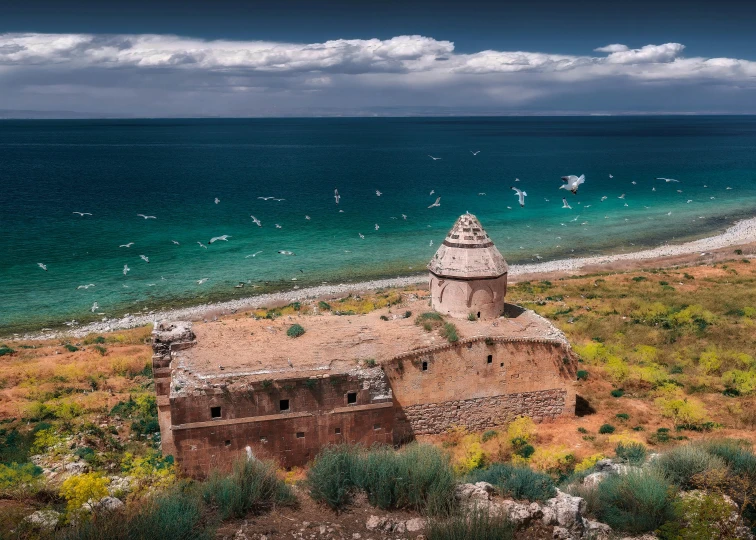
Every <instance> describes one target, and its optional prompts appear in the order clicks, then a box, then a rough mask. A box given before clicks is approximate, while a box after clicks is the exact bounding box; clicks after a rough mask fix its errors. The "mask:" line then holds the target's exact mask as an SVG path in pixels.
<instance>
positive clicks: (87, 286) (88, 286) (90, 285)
mask: <svg viewBox="0 0 756 540" xmlns="http://www.w3.org/2000/svg"><path fill="white" fill-rule="evenodd" d="M94 286H95V284H94V283H90V284H89V285H79V286H78V287H76V289H77V290H78V289H88V288H90V287H94Z"/></svg>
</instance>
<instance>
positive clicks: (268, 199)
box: [37, 150, 732, 314]
mask: <svg viewBox="0 0 756 540" xmlns="http://www.w3.org/2000/svg"><path fill="white" fill-rule="evenodd" d="M470 154H471V155H472V157H474V158H477V156H478V155H479V154H480V150H470ZM428 158H430V159H431V160H432V162H433V163H436V162H438V161H442V160H443V157H439V156H434V155H430V154H428ZM608 177H609V179H612V180H613V179H614V178H615V177H614V175H612V174H609V175H608ZM561 181H562V185H560V186H559V187H558V188H557V189H558V190H562V189H564V190H565V191H569V192H570V193H571V196H572V197H575V198H576V197H577V195H578V192H579V190H580V187H581V186H583V185H585V184H586V178H585V175H584V174H581V175H580V176H577V175H567V176H562V177H561ZM514 182H517V183H520V182H521V180H520V179H519V178H515V179H514ZM655 182H663V183H664V184H675V185H677V184H682V183H683V182H682V181H681V180H678V179H675V178H667V177H656V178H655ZM526 183H527V182H522V183H521V184H520V185H521V186H522V188H523V189H521V188H519V187H515V186H511V188H510V189H511V190H512V191H514V196H515V197H517V200H518V203H519V206H520V207H521V208H525V207H526V198H527V197H528V193H527V192H526V191H525V189H524V188H525V185H524V184H526ZM614 183H615V184H616V183H618V181H617V180H614ZM588 186H590V184H588ZM629 186H633V188H632V189H640V188H641V187H642V186H639V185H638V181H636V180H632V181H631V182H629V185H628V187H629ZM648 187H650V188H651V191H652V192H656V190H657V185H651V186H648ZM703 187H704V188H707V187H708V186H707V185H704V186H703ZM583 189H588V188H583ZM726 189H727V190H731V189H732V188H731V187H729V186H728V187H727V188H726ZM683 191H684V190H683V189H677V190H676V192H677V193H678V194H683ZM374 193H375V197H382V196H383V194H384V193H383V192H382V191H381V190H380V189H375V190H374ZM581 193H582V192H581ZM477 194H478V196H486V193H485V192H478V193H477ZM434 195H436V191H435V189H431V190H430V192H429V194H428V196H429V197H431V200H432V201H433V202H431V203H430V204H429V205H428V206H427V209H429V210H430V209H434V208H438V207H440V206H441V196H439V195H436V196H435V200H433V199H432V198H433V196H434ZM571 196H570V195H566V196H565V197H562V199H561V202H562V206H561V207H560V208H561V209H564V210H573V208H574V206H573V205H580V208H581V209H588V208H590V207H591V206H593V204H592V203H591V204H581V202H582V201H577V200H576V199H575V200H574V201H573V202H572V204H571V203H570V201H569V200H568V197H571ZM256 199H257V200H260V201H263V202H264V203H275V204H280V203H285V202H286V198H284V197H278V196H274V195H261V196H257V197H256ZM543 199H544V201H545V202H547V203H548V202H550V199H549V198H548V197H543ZM617 199H619V200H621V201H622V204H623V207H629V206H630V205H629V203H628V201H632V199H631V197H628V196H627V194H626V193H622V194H621V195H620V196H619V197H617ZM714 199H715V197H714V196H711V197H710V200H714ZM608 200H609V197H608V196H607V195H601V196H600V198H598V197H597V203H598V204H599V205H601V204H602V203H605V204H608V203H607V201H608ZM211 201H212V203H213V204H215V205H219V204H221V200H220V198H219V197H214V198H212V199H211ZM333 201H334V203H333V204H334V206H335V207H336V209H337V212H338V213H344V210H343V208H342V206H343V205H342V204H341V203H342V196H341V194H340V193H339V190H338V188H335V189H334V190H333ZM429 202H430V201H429ZM692 202H694V199H691V198H687V197H685V203H686V204H690V203H692ZM503 206H504V205H503ZM506 208H507V209H508V210H511V209H512V207H511V206H506ZM646 208H648V207H646ZM72 214H73V215H75V216H78V218H79V219H87V218H93V217H94V215H93V213H92V212H83V211H74V212H72ZM400 215H401V218H402V220H403V221H407V218H408V216H407V214H404V213H402V214H400ZM666 215H667V216H670V215H672V212H671V211H669V212H667V214H666ZM136 217H137V218H142V219H143V220H145V221H150V220H155V221H159V220H158V216H155V215H148V214H142V213H139V214H136ZM249 217H250V219H251V223H252V224H253V225H254V226H256V227H259V228H263V227H264V226H265V225H264V223H263V221H262V220H261V219H258V218H257V217H256V216H255V215H250V216H249ZM579 218H580V215H577V216H576V217H574V218H572V219H570V220H565V221H566V222H578V220H579ZM604 218H605V219H606V218H608V215H605V216H604ZM263 219H265V217H264V216H263ZM391 219H393V220H397V219H398V217H396V216H391ZM649 219H651V218H649ZM304 220H305V221H307V222H310V221H311V220H312V218H311V216H310V215H308V214H305V215H304ZM625 221H627V219H625ZM268 225H270V222H268ZM560 225H561V226H566V223H564V222H563V223H560ZM580 225H583V226H584V225H588V221H586V220H583V221H581V222H580ZM273 226H274V228H275V229H282V228H283V225H281V224H279V223H273ZM428 227H430V225H428ZM528 227H529V226H528ZM374 230H375V231H379V230H380V224H379V223H375V224H374ZM548 230H551V229H548ZM356 234H357V238H359V239H360V240H366V235H365V234H364V233H363V232H362V231H356ZM233 238H234V237H233V236H232V235H229V234H222V235H218V236H214V237H212V238H210V239H209V240H208V241H207V245H206V243H204V242H203V241H196V244H197V245H198V246H199V247H200V248H201V249H205V250H207V249H208V245H213V244H215V243H218V242H229V241H230V240H231V239H233ZM561 238H562V237H561V236H557V237H556V239H557V240H561ZM170 242H171V243H172V244H173V245H175V246H180V245H181V243H180V242H179V241H177V240H173V239H171V240H170ZM135 245H136V243H135V242H133V241H129V242H126V243H123V244H119V245H118V248H119V249H127V250H131V248H132V246H135ZM428 245H429V246H430V247H432V246H433V240H430V241H429V244H428ZM556 247H561V246H560V245H557V246H556ZM195 249H197V248H195ZM520 249H524V248H523V246H520ZM275 251H276V252H277V253H278V254H279V255H281V256H288V257H294V256H296V253H295V252H293V251H292V250H290V249H278V250H275ZM345 251H346V252H348V253H349V252H350V251H349V250H345ZM573 251H574V249H573ZM247 253H249V252H247ZM262 253H264V250H256V251H254V252H253V253H250V254H247V255H244V258H245V259H255V258H256V257H257V256H258V255H260V254H262ZM138 257H139V259H141V260H142V261H143V262H144V264H150V257H149V256H147V255H146V254H139V255H138ZM535 258H536V259H538V260H541V259H542V257H541V256H540V255H539V254H535ZM37 266H38V267H39V268H40V269H41V270H43V271H45V272H47V271H48V264H46V263H42V262H39V263H37ZM50 270H54V268H52V267H51V268H50ZM130 271H131V268H130V267H129V265H128V264H124V265H123V269H122V273H123V275H124V276H127V275H128V274H129V272H130ZM300 272H304V271H303V270H301V269H300ZM162 279H163V280H165V278H164V277H163V278H162ZM210 279H211V278H210V277H202V278H200V279H196V280H195V281H196V283H197V285H198V286H201V285H203V284H205V283H207V282H208V281H209V280H210ZM292 281H296V278H293V279H292ZM238 283H239V284H238V285H235V286H234V287H236V288H241V287H243V286H244V284H245V282H244V281H239V282H238ZM148 285H149V286H153V285H155V283H150V284H148ZM93 287H96V285H95V283H85V284H82V285H78V286H77V287H76V289H77V290H88V289H90V288H93ZM123 287H128V285H126V284H123ZM98 310H99V304H98V303H97V302H94V303H93V305H92V307H91V308H90V311H91V312H92V313H98ZM100 314H101V313H100Z"/></svg>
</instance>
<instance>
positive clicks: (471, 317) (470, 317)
mask: <svg viewBox="0 0 756 540" xmlns="http://www.w3.org/2000/svg"><path fill="white" fill-rule="evenodd" d="M467 320H468V321H477V320H478V318H477V317H476V316H475V313H468V314H467Z"/></svg>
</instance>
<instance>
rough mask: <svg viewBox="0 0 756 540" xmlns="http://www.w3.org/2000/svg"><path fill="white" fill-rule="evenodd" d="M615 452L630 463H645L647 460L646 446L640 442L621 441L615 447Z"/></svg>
mask: <svg viewBox="0 0 756 540" xmlns="http://www.w3.org/2000/svg"><path fill="white" fill-rule="evenodd" d="M614 452H615V453H616V454H617V457H618V458H620V459H621V460H622V461H624V462H625V463H628V464H630V465H643V463H645V461H646V447H645V446H643V445H642V444H640V443H633V442H631V443H627V444H625V443H619V444H618V445H617V446H615V447H614Z"/></svg>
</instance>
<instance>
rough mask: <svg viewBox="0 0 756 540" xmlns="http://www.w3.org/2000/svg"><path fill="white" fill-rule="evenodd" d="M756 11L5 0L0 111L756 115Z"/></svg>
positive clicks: (616, 5)
mask: <svg viewBox="0 0 756 540" xmlns="http://www.w3.org/2000/svg"><path fill="white" fill-rule="evenodd" d="M755 27H756V2H743V1H732V0H719V1H717V2H713V1H709V2H703V1H700V0H688V1H684V2H683V1H666V2H665V1H663V0H658V1H654V2H651V1H647V0H637V1H627V0H626V1H624V2H610V1H606V0H605V1H596V0H587V1H583V2H568V1H566V0H560V1H554V0H532V1H529V2H526V1H522V2H511V1H510V2H507V1H504V0H500V1H498V2H492V1H480V0H467V1H464V2H461V1H459V2H448V1H445V0H436V1H425V0H421V1H414V2H413V1H411V0H404V1H396V0H382V1H380V2H369V1H367V0H351V1H341V0H333V1H328V0H319V1H314V0H309V1H303V0H277V1H267V2H259V1H256V0H246V1H237V0H214V1H210V0H202V1H198V0H185V1H183V2H159V1H157V0H153V1H152V2H144V1H142V0H131V1H123V0H111V1H108V2H103V1H98V2H89V1H81V2H76V1H67V2H61V1H60V0H57V1H48V0H39V1H35V0H26V1H19V0H8V1H7V2H2V3H0V116H5V117H13V116H33V117H61V116H62V117H65V116H108V117H204V116H211V117H212V116H230V117H236V116H241V117H245V116H334V115H341V116H370V115H389V116H405V115H455V114H461V115H466V114H481V115H488V114H491V115H498V114H644V113H648V114H664V113H680V114H756V32H754V31H753V28H755Z"/></svg>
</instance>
